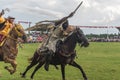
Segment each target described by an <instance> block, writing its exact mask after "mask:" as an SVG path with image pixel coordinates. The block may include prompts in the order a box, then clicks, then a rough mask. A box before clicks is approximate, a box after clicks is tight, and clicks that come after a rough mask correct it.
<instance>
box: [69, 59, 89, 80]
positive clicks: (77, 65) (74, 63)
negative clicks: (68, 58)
mask: <svg viewBox="0 0 120 80" xmlns="http://www.w3.org/2000/svg"><path fill="white" fill-rule="evenodd" d="M69 65H72V66H74V67H76V68H79V69H80V71H81V72H82V75H83V78H84V80H87V76H86V74H85V72H84V71H83V69H82V67H81V66H80V65H79V64H77V63H76V62H75V61H73V62H71V63H70V64H69Z"/></svg>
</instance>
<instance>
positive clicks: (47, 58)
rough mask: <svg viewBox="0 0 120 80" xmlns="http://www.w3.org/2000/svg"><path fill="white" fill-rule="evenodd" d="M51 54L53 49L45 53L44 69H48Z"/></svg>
mask: <svg viewBox="0 0 120 80" xmlns="http://www.w3.org/2000/svg"><path fill="white" fill-rule="evenodd" d="M52 55H53V51H48V53H47V54H46V63H45V66H44V68H45V70H46V71H48V70H49V64H50V62H51V60H52Z"/></svg>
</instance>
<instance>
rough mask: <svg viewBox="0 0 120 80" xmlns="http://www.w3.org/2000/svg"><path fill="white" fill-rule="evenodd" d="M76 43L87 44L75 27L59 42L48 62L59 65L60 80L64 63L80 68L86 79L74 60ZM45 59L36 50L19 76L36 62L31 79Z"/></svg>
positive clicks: (23, 75) (79, 30) (63, 79)
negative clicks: (29, 62)
mask: <svg viewBox="0 0 120 80" xmlns="http://www.w3.org/2000/svg"><path fill="white" fill-rule="evenodd" d="M77 43H79V44H81V47H82V46H84V47H87V46H88V45H89V42H88V40H87V38H86V37H85V35H84V34H83V32H82V30H81V29H80V28H76V29H75V30H74V31H73V32H72V33H71V34H70V35H69V36H68V37H67V38H66V39H65V40H64V41H63V42H59V46H57V50H56V53H55V54H54V56H53V57H52V60H51V62H50V64H51V65H55V67H56V68H57V66H56V65H61V72H62V80H65V66H66V64H69V65H71V66H73V67H76V68H78V69H80V71H81V72H82V75H83V78H84V80H87V77H86V74H85V72H84V71H83V69H82V67H81V66H80V65H79V64H77V63H76V62H75V61H74V59H75V56H76V52H75V47H76V44H77ZM45 61H46V60H45V55H44V54H40V53H38V51H37V50H36V51H35V53H34V56H33V57H32V61H31V64H30V65H29V66H27V68H26V70H25V72H23V73H21V76H22V77H23V78H24V77H25V75H26V73H27V71H28V70H29V69H31V68H32V67H33V66H34V65H36V64H38V65H37V66H36V68H35V69H34V71H33V73H32V75H31V79H33V76H34V74H35V73H36V71H37V70H38V69H39V68H40V67H42V66H43V64H45Z"/></svg>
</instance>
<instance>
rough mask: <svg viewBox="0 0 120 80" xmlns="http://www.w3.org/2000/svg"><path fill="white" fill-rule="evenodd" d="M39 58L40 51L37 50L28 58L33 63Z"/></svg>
mask: <svg viewBox="0 0 120 80" xmlns="http://www.w3.org/2000/svg"><path fill="white" fill-rule="evenodd" d="M38 60H39V53H38V52H37V50H36V51H35V52H34V55H33V56H32V57H31V58H28V62H29V63H31V62H33V61H38Z"/></svg>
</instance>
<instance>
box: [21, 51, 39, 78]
mask: <svg viewBox="0 0 120 80" xmlns="http://www.w3.org/2000/svg"><path fill="white" fill-rule="evenodd" d="M38 62H39V55H38V54H36V52H35V54H34V56H33V58H32V61H31V63H30V65H29V66H27V68H26V70H25V71H24V72H23V73H20V75H21V77H23V78H24V77H25V75H26V73H27V71H28V70H29V69H31V68H32V67H33V66H35V65H36V64H37V63H38Z"/></svg>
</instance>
